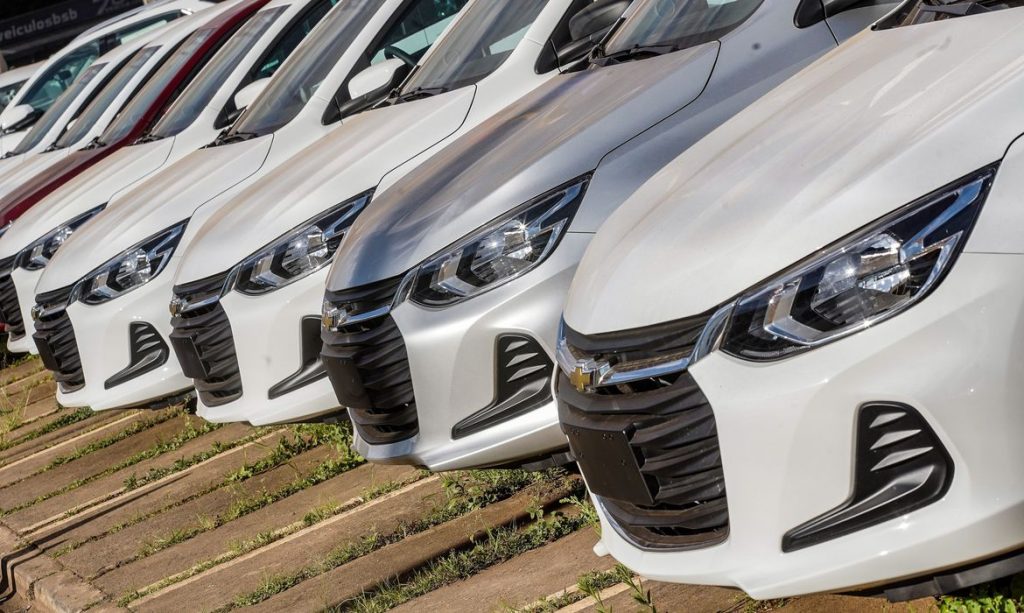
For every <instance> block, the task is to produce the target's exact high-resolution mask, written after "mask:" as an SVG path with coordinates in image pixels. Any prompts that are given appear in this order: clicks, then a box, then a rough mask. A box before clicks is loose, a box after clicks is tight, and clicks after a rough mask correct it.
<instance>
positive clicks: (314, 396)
mask: <svg viewBox="0 0 1024 613" xmlns="http://www.w3.org/2000/svg"><path fill="white" fill-rule="evenodd" d="M326 276H327V270H326V269H325V270H321V271H318V272H316V273H314V274H312V275H310V276H308V277H305V278H303V279H300V280H298V281H296V282H294V283H291V284H289V285H286V286H284V287H282V288H280V289H278V290H276V291H273V292H271V293H269V294H265V295H262V296H248V295H245V294H241V293H239V292H235V291H228V292H226V293H225V294H224V295H223V296H222V297H221V298H220V300H219V301H218V306H217V307H216V308H217V309H218V314H217V316H216V317H217V319H216V320H215V321H213V320H211V322H210V324H209V325H211V326H214V327H217V328H220V329H221V330H222V332H220V333H218V336H223V337H225V338H223V340H222V341H220V342H222V343H223V351H224V352H233V356H230V357H228V358H226V359H225V360H224V361H223V362H222V363H221V364H220V365H219V367H218V368H220V369H221V370H222V371H223V372H230V373H231V374H230V376H231V378H232V380H233V383H232V384H231V385H230V386H229V387H230V389H227V388H218V389H213V388H211V390H210V392H206V393H204V384H203V382H202V379H203V377H197V380H198V381H199V383H197V388H198V389H199V391H200V393H199V400H198V411H197V412H198V414H199V415H200V416H201V417H203V418H204V419H206V420H208V421H212V422H236V421H239V422H248V423H251V424H253V425H258V426H262V425H268V424H279V423H289V422H306V421H317V420H325V419H326V420H330V419H332V418H337V417H339V415H340V417H341V418H343V419H344V418H345V414H344V411H343V409H341V407H339V406H338V401H337V399H336V398H335V396H334V393H333V392H332V391H331V386H330V383H329V382H328V381H327V374H326V372H324V370H323V368H322V366H321V365H320V361H319V354H320V315H319V312H320V305H321V304H322V302H323V288H324V282H325V279H326ZM218 278H220V276H219V277H218ZM196 283H197V284H198V283H201V282H196ZM190 285H193V283H179V284H178V285H177V286H176V291H179V292H180V291H181V290H182V288H183V287H188V286H190ZM187 320H188V318H187V317H186V318H183V319H175V322H176V323H175V330H176V332H175V337H183V336H185V335H189V334H192V335H193V336H195V334H196V332H197V331H198V330H192V331H189V330H188V329H187V326H188V325H189V324H187V323H186V321H187ZM175 342H179V343H180V342H181V341H180V340H179V341H175ZM202 344H203V340H201V339H200V340H199V341H198V345H199V346H198V347H196V349H197V350H198V351H199V352H200V353H204V352H205V353H209V349H208V348H206V347H203V346H202ZM184 351H185V352H186V353H194V351H193V349H192V348H191V347H186V348H185V349H184ZM179 355H181V354H179ZM198 368H199V369H202V368H204V367H203V366H198ZM197 374H198V373H197ZM218 377H219V378H224V376H223V374H221V373H212V377H211V378H212V379H217V378H218Z"/></svg>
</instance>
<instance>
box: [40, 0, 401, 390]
mask: <svg viewBox="0 0 1024 613" xmlns="http://www.w3.org/2000/svg"><path fill="white" fill-rule="evenodd" d="M404 4H405V3H404V0H383V2H381V6H380V7H379V8H377V9H376V12H375V13H374V15H373V17H372V18H370V20H369V22H368V24H367V25H366V27H364V28H363V29H362V31H361V32H360V33H359V34H358V36H357V37H356V38H355V41H354V43H353V44H352V45H351V46H350V47H349V48H348V49H347V50H346V51H345V52H344V53H343V55H342V57H341V58H340V59H339V60H338V62H337V63H336V64H335V65H334V67H333V68H332V69H331V71H330V72H329V73H328V75H327V76H326V78H325V79H324V80H323V82H322V83H321V84H320V86H319V87H318V88H317V90H316V93H315V94H314V95H313V96H312V97H311V98H310V99H309V100H308V101H307V103H306V104H305V106H304V107H303V108H302V110H301V111H300V112H299V113H298V115H297V116H295V117H294V118H293V119H292V120H291V121H290V122H289V123H288V124H286V125H284V126H283V127H281V128H279V129H277V130H276V131H275V132H273V133H272V134H268V135H265V136H262V137H259V138H254V139H251V140H246V141H242V142H238V143H230V144H226V145H221V146H218V147H211V148H205V149H199V150H198V151H194V152H192V153H190V154H188V155H186V156H185V157H184V158H182V159H181V160H179V161H177V162H176V163H174V164H171V165H169V166H166V167H165V168H163V169H162V170H161V171H160V172H158V173H156V174H155V175H153V176H151V177H149V178H147V179H145V180H144V181H142V182H140V183H138V184H136V185H135V186H133V187H132V188H131V189H130V190H128V191H127V192H123V193H121V194H119V195H118V197H116V198H115V199H114V200H112V201H111V203H110V205H109V206H108V208H107V209H106V210H104V211H103V212H102V213H100V214H99V215H97V216H96V217H95V218H94V219H93V220H92V221H91V222H90V223H89V224H88V225H87V226H85V227H84V228H82V229H81V230H80V231H78V232H76V233H75V234H74V235H73V236H72V237H71V239H69V240H68V242H67V243H65V244H64V246H63V247H62V248H61V249H60V251H58V252H57V255H56V257H55V258H54V259H53V261H52V262H51V265H50V266H49V267H47V269H46V270H45V272H44V274H43V276H42V277H41V278H40V279H39V282H38V283H37V286H36V292H37V294H38V293H42V292H45V291H48V290H49V289H52V288H61V287H66V286H68V285H71V284H73V283H76V282H77V281H78V280H79V279H81V278H82V277H83V276H84V275H86V274H87V273H88V272H90V271H91V270H93V269H94V268H96V267H97V266H99V265H101V264H103V263H104V262H106V261H107V260H109V259H110V258H112V257H114V256H116V255H117V254H118V253H120V252H122V251H124V250H125V249H127V248H128V247H131V246H132V245H134V244H136V243H138V242H139V241H141V240H142V239H145V238H146V237H148V236H150V235H152V234H155V233H156V232H159V231H161V230H163V229H164V228H167V227H169V226H171V225H173V224H175V223H178V222H180V221H182V220H185V219H190V222H189V226H188V228H187V230H186V233H185V235H184V236H183V237H182V239H181V242H180V244H179V247H178V249H177V251H176V253H175V255H174V257H173V258H172V259H171V260H170V262H169V264H168V265H167V267H166V269H165V270H164V271H163V272H162V273H161V274H160V275H158V276H157V277H155V278H154V279H153V280H152V281H150V282H149V283H148V284H146V285H144V286H142V287H140V288H139V289H136V290H134V291H132V292H129V293H127V294H125V295H124V296H122V297H120V298H117V299H116V300H113V301H110V302H109V303H106V304H102V305H97V306H88V305H85V304H82V303H75V304H72V305H70V307H69V308H68V314H69V316H70V318H71V320H72V322H73V324H74V327H75V330H76V338H77V340H78V348H79V351H80V353H81V357H82V364H83V368H84V373H85V379H86V384H85V386H84V387H83V388H81V389H79V390H77V391H75V392H73V393H71V394H65V393H63V392H60V391H58V394H57V397H58V399H59V401H60V402H61V403H62V404H65V405H67V406H90V407H92V408H93V409H97V410H101V409H110V408H117V407H123V406H130V405H132V404H137V403H141V402H144V401H147V400H155V399H161V398H164V397H167V396H171V395H174V394H176V393H178V392H180V391H182V390H184V389H187V388H190V387H191V380H190V379H187V378H185V377H184V375H182V373H181V369H180V368H179V367H178V364H177V361H176V360H175V359H174V358H173V356H172V358H171V359H170V360H169V361H168V362H167V364H166V365H165V366H164V367H163V368H161V369H160V370H156V371H152V372H149V373H146V374H144V375H141V376H139V377H137V378H135V379H132V380H131V381H129V382H126V383H123V384H121V385H118V386H116V387H115V388H113V389H111V390H105V389H104V386H103V382H104V381H105V380H106V379H108V378H109V377H110V376H111V375H113V374H114V373H116V372H118V371H120V370H121V369H122V368H124V367H125V365H126V364H128V363H129V357H130V356H129V342H128V326H129V324H130V323H131V322H133V321H146V322H148V323H150V324H152V325H153V326H154V327H155V328H156V329H157V330H158V331H159V333H160V334H161V335H162V336H163V337H164V338H167V335H168V334H170V331H171V330H170V317H169V315H168V312H167V304H168V302H169V301H170V299H171V297H172V292H171V290H172V287H173V284H174V276H175V273H176V272H177V269H178V266H179V265H180V263H181V257H182V253H183V252H184V251H185V249H186V248H187V246H188V245H189V244H190V243H191V242H192V240H193V237H194V236H195V233H196V231H197V230H198V228H199V227H200V226H201V225H202V222H203V220H204V219H206V218H207V217H208V216H210V215H212V214H213V213H214V212H216V211H217V210H218V209H219V208H220V207H222V206H223V205H225V204H227V203H228V202H230V201H231V199H232V198H233V197H234V196H235V195H236V194H238V193H241V192H242V191H243V190H244V189H246V188H247V187H248V186H250V185H252V184H253V183H255V182H256V181H257V180H258V179H259V178H261V177H263V176H265V175H266V174H268V173H270V172H271V171H272V170H273V169H275V168H276V167H278V166H279V165H280V164H282V163H283V162H285V161H286V160H288V159H289V158H291V157H292V156H293V155H295V154H296V153H298V152H299V151H301V150H302V149H303V148H304V147H306V146H308V145H310V144H311V143H314V142H316V141H317V140H318V139H320V138H321V137H323V136H325V135H327V134H329V133H330V132H332V131H334V130H337V129H338V127H339V124H337V123H334V124H331V125H324V124H323V123H322V121H321V118H322V117H323V116H324V113H325V111H326V110H327V108H328V105H330V104H332V101H331V96H332V95H333V93H334V92H335V91H337V90H338V89H339V88H340V87H341V86H342V84H343V83H345V82H346V81H347V80H348V78H349V77H350V76H351V75H353V74H354V73H355V72H357V71H358V70H359V66H360V62H361V60H362V56H363V54H364V53H365V51H366V50H367V49H368V48H369V47H370V45H371V44H373V42H374V41H375V39H376V38H377V36H378V34H379V33H381V32H382V31H383V30H384V29H385V27H386V26H387V25H388V23H389V22H390V20H391V18H392V17H393V16H394V15H395V14H396V12H397V11H399V10H400V9H401V8H403V6H404ZM339 6H340V5H339ZM328 18H329V17H327V18H325V20H326V19H328ZM321 25H322V24H321ZM307 41H308V37H307ZM296 53H297V52H296ZM255 104H259V101H258V100H257V102H256V103H255ZM349 121H350V119H349V118H346V119H345V120H344V121H343V122H342V124H347V123H348V122H349ZM225 246H226V245H225Z"/></svg>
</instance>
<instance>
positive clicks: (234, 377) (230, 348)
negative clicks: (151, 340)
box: [171, 273, 242, 407]
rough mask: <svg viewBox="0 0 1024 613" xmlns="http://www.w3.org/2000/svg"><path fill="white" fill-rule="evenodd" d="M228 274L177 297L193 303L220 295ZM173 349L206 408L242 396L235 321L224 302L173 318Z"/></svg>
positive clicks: (179, 289) (188, 286)
mask: <svg viewBox="0 0 1024 613" xmlns="http://www.w3.org/2000/svg"><path fill="white" fill-rule="evenodd" d="M226 278H227V273H225V274H221V275H217V276H214V277H207V278H206V279H200V280H199V281H194V282H192V283H185V284H182V285H177V286H175V287H174V295H175V296H177V297H178V298H182V299H185V300H189V299H190V298H193V299H194V298H195V297H196V296H209V295H219V292H220V290H221V288H222V287H223V286H224V281H225V279H226ZM171 326H172V327H173V331H172V332H171V346H173V347H174V353H175V355H177V357H178V361H179V362H180V363H181V368H182V372H184V373H185V376H186V377H191V378H192V379H193V380H194V383H195V386H196V392H198V393H199V398H200V399H201V400H202V401H203V404H205V405H206V406H211V407H212V406H218V405H222V404H227V403H229V402H232V401H234V400H237V399H238V398H240V397H241V396H242V376H241V374H240V373H239V371H238V357H237V355H236V354H235V340H234V337H233V336H232V335H231V322H230V321H228V315H227V313H225V312H224V307H222V306H221V304H220V301H219V300H218V301H215V302H212V303H210V304H207V305H205V306H202V307H199V308H197V309H195V310H193V311H189V312H187V313H182V314H180V315H177V316H175V317H173V318H172V319H171Z"/></svg>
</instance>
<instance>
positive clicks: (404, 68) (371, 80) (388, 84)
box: [348, 58, 409, 100]
mask: <svg viewBox="0 0 1024 613" xmlns="http://www.w3.org/2000/svg"><path fill="white" fill-rule="evenodd" d="M408 74H409V65H408V64H406V63H405V62H403V61H402V60H400V59H398V58H392V59H389V60H384V61H383V62H378V63H376V64H374V65H373V66H370V67H369V68H367V69H365V70H363V71H362V72H359V73H358V74H356V75H355V76H354V77H352V79H351V80H349V82H348V95H349V97H350V98H352V99H353V100H357V99H359V98H364V97H367V96H384V95H386V94H387V93H388V92H390V91H391V90H392V89H394V88H395V87H397V86H398V85H399V84H400V83H401V82H402V80H403V79H405V77H406V76H407V75H408Z"/></svg>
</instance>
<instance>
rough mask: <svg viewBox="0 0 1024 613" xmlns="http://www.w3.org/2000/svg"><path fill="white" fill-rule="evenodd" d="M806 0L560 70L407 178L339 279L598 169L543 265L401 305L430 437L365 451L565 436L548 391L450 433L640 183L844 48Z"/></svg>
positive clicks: (383, 275) (478, 460) (393, 269)
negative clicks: (669, 48) (654, 50)
mask: <svg viewBox="0 0 1024 613" xmlns="http://www.w3.org/2000/svg"><path fill="white" fill-rule="evenodd" d="M796 6H797V2H773V3H764V4H763V5H762V6H761V7H760V8H759V9H758V10H757V11H756V12H755V13H754V14H753V15H752V16H751V17H750V18H749V19H748V20H747V21H746V22H744V23H743V24H742V25H740V26H739V27H738V28H737V29H735V30H733V31H731V32H729V33H728V34H726V35H725V36H722V37H721V39H720V40H719V41H715V42H710V43H706V44H703V45H700V46H698V47H694V48H690V49H686V50H682V51H678V52H674V53H670V54H667V55H663V56H660V57H654V58H650V59H645V60H641V61H635V62H630V63H626V64H620V65H612V66H606V67H598V68H591V69H589V70H586V71H583V72H580V73H576V74H571V75H564V76H562V77H559V78H558V79H556V80H555V81H553V82H552V83H550V84H549V85H547V86H545V87H544V88H542V89H541V90H538V92H536V93H535V94H534V95H533V96H531V97H528V98H526V99H524V100H523V101H521V102H520V103H519V104H517V105H516V106H515V107H513V108H511V109H509V111H508V112H507V113H505V114H503V115H502V116H500V117H498V118H496V119H495V120H492V121H490V122H487V123H485V124H484V125H482V126H481V127H480V128H479V129H478V130H477V131H476V132H475V133H471V134H470V135H469V136H467V137H466V138H464V139H463V140H462V141H460V142H459V143H456V144H455V145H453V146H451V147H449V148H448V149H447V150H446V151H445V152H442V153H441V154H440V155H438V156H437V157H436V158H435V159H434V160H431V161H430V162H429V163H428V164H426V165H424V166H423V167H422V168H421V169H420V171H417V172H416V173H413V174H411V175H409V177H407V178H406V180H405V181H403V182H402V183H400V184H397V185H396V186H395V187H394V188H393V189H392V190H390V191H389V192H386V193H385V194H383V196H381V197H380V198H379V199H378V200H377V201H376V202H375V203H374V204H373V206H371V207H370V209H369V210H368V211H367V212H366V213H365V214H364V215H363V216H362V217H360V219H359V220H358V221H357V222H356V224H355V226H354V227H353V230H352V232H351V234H350V236H349V237H347V238H346V240H345V242H344V243H343V245H342V248H341V250H340V251H339V254H338V256H337V258H336V261H335V264H334V266H333V268H332V271H331V275H330V278H329V280H328V284H327V287H328V289H329V290H335V291H337V290H342V289H345V288H353V287H359V286H361V285H365V284H368V283H373V282H376V281H380V280H383V279H387V278H390V277H393V276H396V275H401V274H404V273H405V272H406V271H408V270H410V269H412V268H413V267H415V266H417V265H418V264H419V263H420V262H422V261H423V260H424V259H425V258H428V257H429V256H431V255H432V254H434V253H437V252H439V251H440V250H442V249H444V248H445V246H446V245H449V244H452V243H453V242H455V241H457V240H459V239H460V238H461V237H463V236H465V235H467V234H469V233H470V232H472V231H474V230H475V229H476V228H479V227H481V226H483V225H485V224H486V223H488V222H489V221H490V220H492V219H495V218H498V217H500V216H504V215H507V214H508V213H509V212H510V211H511V210H513V209H514V208H516V207H517V206H519V205H521V204H522V203H524V202H527V201H529V200H531V199H532V198H535V197H537V196H538V195H540V194H542V193H545V192H547V191H548V190H551V189H553V188H555V187H556V186H558V185H562V184H565V183H567V182H569V181H571V180H573V179H574V178H576V177H579V176H581V175H583V174H585V173H588V172H592V173H593V175H592V178H591V183H590V186H589V188H588V190H587V193H586V196H585V198H584V200H583V202H582V204H581V205H580V209H579V211H578V212H577V214H576V216H575V218H574V219H573V221H572V224H571V226H570V231H569V233H568V234H567V235H566V236H565V238H564V239H563V240H562V242H561V243H560V244H559V246H558V248H557V249H556V250H555V252H554V254H553V255H552V256H551V257H550V258H549V259H548V260H546V261H545V262H543V263H542V264H541V265H539V266H538V267H537V268H536V269H534V270H532V271H530V272H529V273H527V274H525V275H523V276H521V277H519V278H517V279H515V280H513V281H511V282H508V283H506V284H505V285H503V286H500V287H498V288H496V289H494V290H491V291H488V292H486V293H484V294H482V295H480V296H477V297H475V298H472V299H469V300H467V301H465V302H463V303H460V304H456V305H454V306H450V307H447V308H442V309H430V308H424V307H421V306H419V305H417V304H414V303H412V302H403V303H401V304H399V305H398V306H397V307H396V308H395V309H394V310H393V312H392V316H393V317H394V320H395V322H396V323H397V325H398V327H399V329H400V330H401V332H402V336H403V339H404V340H405V344H406V350H407V352H408V355H409V365H410V372H411V376H412V381H413V388H414V390H415V397H416V408H417V412H418V414H419V434H417V435H416V436H415V437H414V438H412V439H410V440H407V441H403V442H400V443H395V444H392V445H370V444H368V443H367V442H365V441H364V440H363V439H362V438H357V441H356V448H357V450H358V451H359V452H360V453H361V454H363V455H364V456H365V457H367V458H369V459H371V460H374V461H379V462H401V463H412V464H420V465H425V466H428V467H430V468H432V469H435V470H448V469H455V468H465V467H472V466H485V465H493V464H501V463H506V462H509V461H515V460H521V459H533V458H538V457H542V456H544V455H547V454H550V453H551V452H554V451H558V450H560V449H562V448H564V447H565V445H566V442H565V438H564V436H562V434H561V432H560V430H559V426H558V417H557V411H556V407H555V403H554V401H553V400H551V401H549V402H547V403H545V404H543V405H542V406H540V407H539V408H536V409H534V410H532V411H530V412H528V413H527V414H525V415H521V416H518V417H515V418H513V419H510V420H508V421H504V422H501V423H499V424H497V425H494V426H492V427H490V428H488V429H485V430H483V431H481V432H478V433H475V434H472V435H468V436H465V437H463V438H459V439H455V438H453V436H452V428H453V426H454V425H455V424H457V423H459V422H460V421H462V420H464V419H466V418H467V417H470V416H471V415H473V414H475V413H477V412H479V411H481V410H483V409H484V408H485V407H487V406H488V405H489V404H490V403H491V402H492V401H493V400H494V399H495V396H496V385H495V369H496V365H495V362H496V358H497V356H496V347H497V339H498V337H499V336H500V335H501V334H504V333H516V334H525V335H529V336H531V337H532V338H534V339H536V340H537V341H538V343H540V345H541V346H542V347H543V348H544V349H545V350H546V351H547V352H548V354H549V356H550V357H551V358H552V359H553V356H554V344H555V339H556V332H557V328H558V322H559V318H560V315H561V310H562V307H563V305H564V299H565V295H566V293H567V291H568V288H569V283H570V281H571V279H572V276H573V273H574V271H575V268H576V265H577V263H578V262H579V259H580V257H581V256H582V254H583V251H584V250H585V248H586V246H587V244H588V243H589V241H590V239H591V237H592V233H593V232H594V231H596V229H597V227H598V226H599V225H600V224H601V223H602V222H603V221H604V220H605V219H606V218H607V217H608V215H609V214H611V212H612V211H614V210H615V209H616V208H617V207H618V206H619V205H620V204H622V202H623V201H624V200H625V199H626V198H627V197H628V196H629V194H630V193H632V191H633V190H635V189H636V188H637V187H639V185H641V184H642V183H643V182H644V181H645V180H646V179H647V178H649V177H650V176H652V175H653V174H654V173H656V172H657V171H658V170H659V169H660V168H661V167H662V166H664V165H665V164H666V163H668V162H669V161H671V160H672V159H674V158H675V157H676V156H678V155H679V153H680V152H682V151H684V150H685V149H686V148H687V147H689V146H690V145H691V144H693V143H694V142H696V141H697V140H699V139H700V138H701V137H703V136H704V135H705V134H707V133H708V132H709V131H711V130H712V129H714V128H715V127H716V126H718V125H719V124H721V123H722V122H723V121H725V120H726V119H728V118H729V117H731V116H732V115H733V114H735V113H736V112H738V111H739V110H741V109H742V108H744V107H745V106H746V105H748V104H749V103H751V102H752V101H754V100H756V99H757V98H758V96H760V95H762V94H764V93H765V92H767V91H768V90H769V89H771V87H773V86H774V85H776V84H778V83H780V82H782V81H783V80H784V79H786V78H787V77H789V76H791V75H792V74H794V73H795V72H797V71H798V70H800V69H801V68H803V67H804V66H806V65H807V64H809V63H810V62H812V61H813V60H814V59H816V58H818V57H820V56H821V55H822V54H824V53H825V52H827V51H829V50H831V49H833V48H835V46H836V40H835V39H834V38H833V36H832V34H831V32H830V30H829V28H828V25H827V24H826V23H825V22H819V23H817V24H815V25H814V26H811V27H808V28H804V29H798V28H796V27H795V26H794V24H793V15H794V11H795V10H796ZM885 8H887V7H876V12H875V13H873V14H872V15H871V16H872V17H877V16H878V15H879V14H882V11H883V10H884V9H885ZM866 17H867V16H865V18H866ZM867 23H870V22H869V21H865V22H864V23H863V24H862V25H867ZM381 254H387V257H381ZM620 299H621V298H620Z"/></svg>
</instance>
